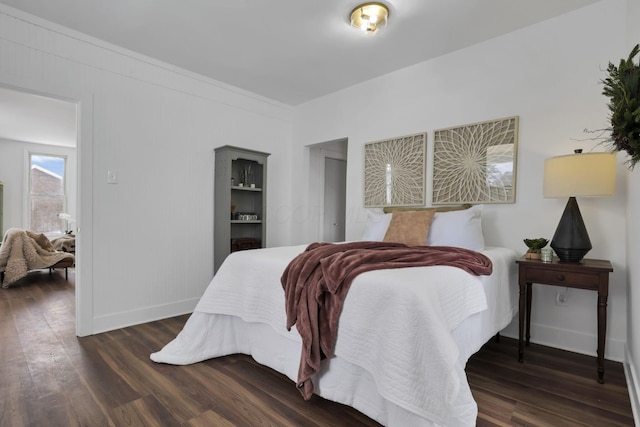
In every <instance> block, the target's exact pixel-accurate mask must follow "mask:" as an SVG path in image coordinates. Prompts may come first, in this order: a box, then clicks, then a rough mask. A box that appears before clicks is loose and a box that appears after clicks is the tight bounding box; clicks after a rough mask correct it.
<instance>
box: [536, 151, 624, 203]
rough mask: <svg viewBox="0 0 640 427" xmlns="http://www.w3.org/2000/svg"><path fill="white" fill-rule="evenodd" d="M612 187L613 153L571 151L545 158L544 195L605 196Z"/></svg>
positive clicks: (614, 163) (614, 162)
mask: <svg viewBox="0 0 640 427" xmlns="http://www.w3.org/2000/svg"><path fill="white" fill-rule="evenodd" d="M615 190H616V155H615V154H612V153H584V154H583V153H580V154H570V155H567V156H558V157H552V158H550V159H547V160H545V162H544V187H543V194H544V197H550V198H565V197H605V196H612V195H613V193H614V192H615Z"/></svg>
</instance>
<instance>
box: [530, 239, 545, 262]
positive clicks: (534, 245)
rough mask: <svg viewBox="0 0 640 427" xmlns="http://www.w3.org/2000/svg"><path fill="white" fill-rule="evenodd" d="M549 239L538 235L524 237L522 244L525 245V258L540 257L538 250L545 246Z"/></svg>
mask: <svg viewBox="0 0 640 427" xmlns="http://www.w3.org/2000/svg"><path fill="white" fill-rule="evenodd" d="M547 243H549V240H547V239H545V238H542V237H539V238H537V239H524V244H525V245H527V248H529V249H528V250H527V253H526V254H524V257H525V258H527V259H540V250H541V249H542V248H544V247H545V246H547Z"/></svg>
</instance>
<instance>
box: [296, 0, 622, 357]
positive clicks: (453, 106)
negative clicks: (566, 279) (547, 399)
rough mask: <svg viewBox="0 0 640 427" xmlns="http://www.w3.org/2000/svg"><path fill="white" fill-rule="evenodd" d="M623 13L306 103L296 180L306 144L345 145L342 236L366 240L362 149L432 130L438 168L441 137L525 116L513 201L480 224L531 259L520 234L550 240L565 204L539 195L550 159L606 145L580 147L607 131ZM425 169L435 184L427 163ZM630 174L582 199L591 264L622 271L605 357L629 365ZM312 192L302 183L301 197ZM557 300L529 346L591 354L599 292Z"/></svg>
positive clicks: (543, 301)
mask: <svg viewBox="0 0 640 427" xmlns="http://www.w3.org/2000/svg"><path fill="white" fill-rule="evenodd" d="M625 13H626V1H624V0H604V1H602V2H599V3H597V4H595V5H593V6H589V7H587V8H584V9H580V10H578V11H575V12H572V13H569V14H566V15H563V16H560V17H557V18H555V19H552V20H549V21H546V22H543V23H540V24H537V25H535V26H531V27H528V28H525V29H523V30H520V31H517V32H514V33H511V34H508V35H505V36H502V37H499V38H496V39H493V40H490V41H487V42H485V43H481V44H478V45H475V46H473V47H470V48H467V49H463V50H460V51H457V52H454V53H452V54H449V55H446V56H442V57H439V58H437V59H434V60H431V61H427V62H423V63H420V64H418V65H415V66H412V67H408V68H406V69H403V70H400V71H397V72H394V73H391V74H388V75H386V76H383V77H380V78H377V79H374V80H371V81H368V82H364V83H362V84H359V85H357V86H354V87H351V88H348V89H346V90H342V91H339V92H336V93H334V94H331V95H328V96H326V97H323V98H320V99H317V100H314V101H312V102H309V103H307V104H305V105H303V106H300V107H299V108H298V109H297V110H296V116H295V126H294V144H295V147H294V161H293V164H294V165H296V167H294V170H293V175H292V176H293V177H295V179H296V181H297V182H300V180H299V177H303V176H305V175H306V172H305V167H306V165H307V164H308V163H307V162H308V149H306V148H305V146H306V145H308V144H312V143H315V142H318V141H326V140H334V139H338V138H348V140H349V152H348V162H349V164H348V172H347V182H348V184H347V186H348V188H347V200H348V206H347V236H346V238H347V240H350V239H358V238H359V237H360V235H361V232H362V229H363V226H364V220H365V218H366V214H365V210H364V209H363V208H362V199H363V191H362V190H363V189H362V177H363V170H362V169H363V157H362V154H363V144H364V143H366V142H370V141H375V140H379V139H384V138H388V137H394V136H400V135H406V134H412V133H417V132H423V131H428V133H429V135H428V147H429V149H428V153H427V154H428V158H429V162H430V159H431V144H430V141H431V139H432V137H433V132H432V131H433V130H434V129H441V128H446V127H450V126H455V125H460V124H465V123H472V122H478V121H482V120H489V119H495V118H501V117H506V116H512V115H518V116H520V133H519V147H518V171H517V195H516V203H515V204H499V205H487V206H486V207H485V216H484V226H485V233H486V240H487V243H488V244H489V245H502V246H507V247H511V248H514V249H516V250H518V251H520V252H523V253H524V251H525V250H526V247H525V246H524V243H523V242H522V239H523V238H527V237H548V238H551V237H552V235H553V233H554V231H555V228H556V226H557V224H558V222H559V219H560V216H561V214H562V211H563V209H564V205H565V203H566V200H559V199H544V198H543V197H542V171H543V162H544V159H546V158H548V157H552V156H555V155H559V154H567V153H570V152H572V150H573V149H574V148H578V147H583V148H584V149H585V150H587V151H588V150H590V149H592V148H594V149H595V150H602V149H603V148H602V147H598V146H597V143H595V142H592V141H587V142H578V141H575V140H574V139H580V138H585V135H584V134H583V129H585V128H589V129H598V128H603V127H605V126H606V125H607V123H606V122H607V109H606V99H605V98H604V97H603V96H602V95H601V91H602V86H601V85H600V80H601V79H602V78H603V70H604V69H605V68H606V65H607V63H608V61H609V60H610V59H612V58H613V59H615V58H618V57H619V55H620V54H622V53H623V51H624V49H623V47H624V37H625V33H624V25H625V20H626V15H625ZM595 29H606V30H604V31H596V30H595ZM425 43H428V41H425ZM362 94H366V96H363V95H362ZM621 161H622V159H621ZM428 168H429V170H428V172H427V176H429V181H428V183H430V175H431V172H430V170H431V169H430V168H431V164H428ZM625 174H626V172H625V170H624V168H622V167H620V168H619V171H618V175H619V176H618V180H617V184H618V187H617V191H616V195H615V196H614V197H612V198H608V199H583V200H579V203H580V206H581V210H582V214H583V217H584V219H585V222H586V224H587V228H588V230H589V233H590V237H591V240H592V243H593V246H594V248H593V250H592V251H591V252H590V253H589V255H588V256H589V257H590V258H606V259H610V260H611V261H612V263H613V266H614V269H615V272H614V273H613V274H612V276H611V287H610V288H611V289H610V296H609V312H608V322H609V323H608V334H607V348H606V356H607V357H608V358H611V359H615V360H622V359H623V357H624V344H625V341H626V299H627V292H626V288H627V285H626V278H627V275H626V269H627V267H626V265H627V262H626V251H625V245H624V244H623V243H622V242H624V241H625V236H626V232H627V230H626V227H625V215H626V213H625V210H626V202H625V199H626V193H627V191H626V180H625ZM308 185H309V184H308V183H304V182H300V187H301V190H304V188H305V187H307V186H308ZM429 185H430V184H428V187H429ZM300 194H304V191H301V192H300ZM430 198H431V194H430V191H428V193H427V200H430ZM300 206H301V208H300V210H301V212H302V214H301V215H300V216H299V217H300V218H304V219H305V220H304V221H303V220H301V221H298V222H294V232H293V236H299V237H297V240H298V241H299V242H303V241H305V239H307V238H308V237H309V236H308V234H305V230H307V229H310V227H309V225H308V224H309V223H313V221H314V220H315V218H314V217H313V216H314V214H313V212H312V211H303V209H304V206H305V201H304V200H301V201H300ZM514 286H515V284H514ZM554 301H555V289H554V288H553V287H548V286H534V308H533V316H532V322H533V325H532V340H533V341H535V342H539V343H544V344H548V345H552V346H555V347H559V348H569V349H572V350H575V351H579V352H583V353H587V354H592V355H595V352H596V324H597V317H596V295H595V293H593V292H589V291H581V290H573V289H572V290H570V291H569V302H568V306H567V307H558V306H556V305H555V303H554ZM515 326H517V325H515ZM506 333H507V334H509V335H512V336H517V328H516V327H514V324H512V325H511V326H510V327H509V328H508V329H507V331H506Z"/></svg>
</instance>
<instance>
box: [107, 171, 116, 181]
mask: <svg viewBox="0 0 640 427" xmlns="http://www.w3.org/2000/svg"><path fill="white" fill-rule="evenodd" d="M117 183H118V174H117V173H116V171H114V170H111V169H109V170H107V184H117Z"/></svg>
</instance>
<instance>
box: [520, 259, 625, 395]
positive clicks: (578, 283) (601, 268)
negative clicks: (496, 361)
mask: <svg viewBox="0 0 640 427" xmlns="http://www.w3.org/2000/svg"><path fill="white" fill-rule="evenodd" d="M516 262H517V263H518V267H519V268H518V270H519V278H518V285H519V286H520V300H519V313H518V333H519V341H518V360H519V361H520V362H523V361H524V345H525V343H524V333H525V329H526V345H529V340H530V338H531V296H532V292H531V286H532V284H533V283H538V284H541V285H553V286H564V287H567V288H576V289H587V290H591V291H597V292H598V305H597V307H598V350H597V354H598V382H599V383H604V347H605V340H606V334H607V297H608V296H609V273H611V272H612V271H613V267H611V262H609V261H606V260H600V259H586V258H585V259H583V260H582V261H581V262H579V263H571V262H562V261H560V260H559V259H558V258H554V259H553V261H552V262H551V263H545V262H542V261H539V260H532V259H527V258H525V257H522V258H520V259H518V260H516ZM525 314H526V321H525Z"/></svg>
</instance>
